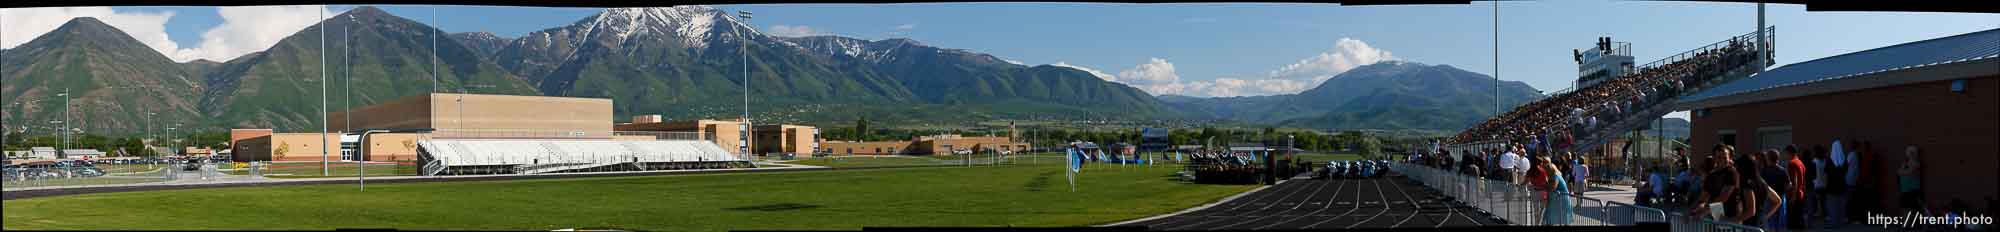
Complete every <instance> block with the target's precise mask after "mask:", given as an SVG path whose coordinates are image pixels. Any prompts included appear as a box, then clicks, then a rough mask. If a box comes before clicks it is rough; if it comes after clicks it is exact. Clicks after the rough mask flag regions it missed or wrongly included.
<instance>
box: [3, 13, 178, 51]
mask: <svg viewBox="0 0 2000 232" xmlns="http://www.w3.org/2000/svg"><path fill="white" fill-rule="evenodd" d="M77 17H96V18H97V20H98V21H103V22H104V24H108V25H111V27H113V28H118V30H120V31H125V34H128V35H131V36H132V38H133V39H137V40H139V42H140V43H144V44H146V46H147V47H151V48H153V50H155V51H173V50H175V49H179V48H180V44H177V43H174V41H173V39H171V38H168V37H167V27H166V25H167V19H171V18H173V17H174V12H173V11H160V12H136V11H116V10H112V9H111V7H43V8H18V9H0V22H5V23H6V24H7V25H6V26H5V27H0V29H4V31H0V35H4V38H0V48H13V47H14V46H20V45H21V44H25V43H28V41H31V40H34V39H35V37H40V36H41V35H42V34H47V33H49V32H50V31H55V29H56V28H57V27H62V25H63V23H67V22H69V21H70V19H73V18H77ZM163 53H164V52H163Z"/></svg>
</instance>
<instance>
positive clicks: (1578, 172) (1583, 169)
mask: <svg viewBox="0 0 2000 232" xmlns="http://www.w3.org/2000/svg"><path fill="white" fill-rule="evenodd" d="M1564 156H1570V155H1564ZM1570 157H1572V158H1573V159H1571V160H1570V162H1571V163H1572V164H1571V165H1574V166H1575V167H1570V168H1569V170H1570V171H1571V172H1574V174H1575V175H1574V176H1576V178H1575V179H1576V189H1575V190H1573V191H1575V192H1577V193H1583V192H1589V191H1590V179H1589V178H1590V165H1589V164H1585V163H1584V162H1583V159H1575V157H1574V156H1570Z"/></svg>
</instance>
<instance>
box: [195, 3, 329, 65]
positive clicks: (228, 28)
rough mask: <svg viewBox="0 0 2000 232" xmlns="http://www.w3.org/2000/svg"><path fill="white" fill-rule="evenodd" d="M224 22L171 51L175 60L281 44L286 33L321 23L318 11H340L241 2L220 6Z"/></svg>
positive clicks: (221, 57)
mask: <svg viewBox="0 0 2000 232" xmlns="http://www.w3.org/2000/svg"><path fill="white" fill-rule="evenodd" d="M216 13H219V14H221V15H222V24H221V25H216V26H215V27H214V28H209V29H208V31H206V32H203V33H201V43H200V44H199V45H198V46H196V47H193V48H185V49H180V50H176V51H174V52H173V53H168V55H167V57H172V58H174V61H183V62H184V61H189V60H194V59H209V60H214V61H227V60H229V59H235V58H236V57H237V56H242V55H243V54H249V53H251V52H257V51H263V50H265V49H269V48H271V45H275V44H278V41H279V40H284V39H285V36H289V35H292V34H294V33H298V32H299V30H303V29H305V28H306V27H308V26H312V25H313V24H315V23H319V20H320V18H319V17H318V14H320V13H325V14H326V17H333V16H334V15H338V14H340V13H339V12H333V11H329V10H327V8H326V6H239V7H220V8H217V9H216Z"/></svg>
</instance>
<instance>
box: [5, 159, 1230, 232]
mask: <svg viewBox="0 0 2000 232" xmlns="http://www.w3.org/2000/svg"><path fill="white" fill-rule="evenodd" d="M1178 170H1179V169H1178V168H1150V169H1146V168H1122V170H1121V168H1119V167H1092V168H1088V169H1087V170H1084V171H1083V173H1082V174H1081V176H1079V177H1078V178H1077V181H1078V182H1079V183H1078V186H1079V189H1078V190H1077V191H1076V192H1070V191H1069V189H1068V186H1067V184H1066V181H1065V178H1064V174H1063V172H1062V171H1061V166H1060V165H1056V164H1055V162H1045V163H1043V164H1041V165H1027V164H1022V165H1005V166H997V167H993V166H987V167H924V168H899V169H869V170H828V171H801V172H775V173H732V174H703V175H687V176H648V177H602V178H580V179H546V180H516V181H485V182H442V183H407V184H372V185H369V186H368V191H367V192H360V191H356V186H354V185H345V184H342V185H309V186H279V187H242V188H217V189H190V190H168V191H153V192H124V193H103V194H85V195H71V196H59V197H44V198H32V199H23V200H10V201H6V204H5V205H4V209H5V210H6V212H7V213H6V214H5V219H6V220H5V222H4V229H6V230H34V229H64V230H130V229H155V230H245V229H255V230H325V229H333V228H399V229H418V230H424V229H470V230H551V229H562V228H621V229H635V230H655V231H722V230H732V229H858V228H860V227H862V226H1010V225H1011V226H1085V225H1094V224H1101V223H1108V222H1114V221H1121V220H1129V219H1135V218H1140V217H1146V216H1150V215H1156V214H1163V213H1169V212H1174V211H1178V210H1181V209H1185V208H1189V207H1193V206H1197V205H1200V204H1204V203H1207V202H1211V201H1215V200H1218V199H1220V198H1222V197H1225V196H1228V195H1232V194H1236V193H1238V192H1242V191H1245V190H1249V189H1251V188H1253V187H1255V186H1251V185H1197V184H1188V183H1181V182H1177V181H1174V180H1172V178H1171V177H1169V176H1170V175H1171V174H1172V173H1173V172H1175V171H1178ZM191 205H201V206H204V207H187V206H191ZM213 206H220V207H213Z"/></svg>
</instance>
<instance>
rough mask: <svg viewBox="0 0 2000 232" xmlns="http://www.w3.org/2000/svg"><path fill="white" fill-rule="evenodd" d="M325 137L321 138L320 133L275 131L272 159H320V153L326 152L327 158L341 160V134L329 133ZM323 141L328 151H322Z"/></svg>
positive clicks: (272, 141)
mask: <svg viewBox="0 0 2000 232" xmlns="http://www.w3.org/2000/svg"><path fill="white" fill-rule="evenodd" d="M325 139H326V140H320V133H273V134H271V143H270V144H271V155H270V157H271V160H273V161H280V162H283V161H320V160H321V159H320V154H326V155H327V156H328V157H327V159H326V160H335V161H338V160H340V134H327V135H326V137H325ZM322 142H324V143H323V144H324V145H325V146H327V147H326V148H327V149H325V150H324V151H325V152H326V153H321V151H322V150H321V146H322Z"/></svg>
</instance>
